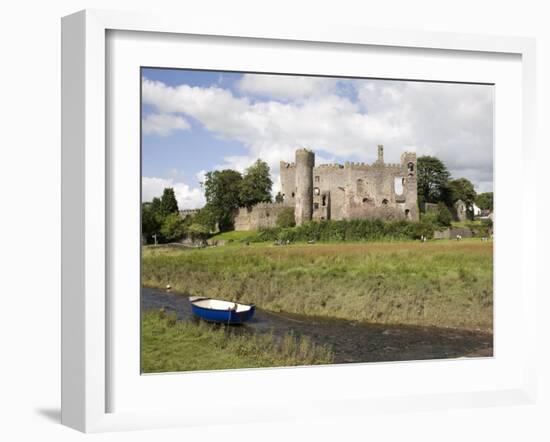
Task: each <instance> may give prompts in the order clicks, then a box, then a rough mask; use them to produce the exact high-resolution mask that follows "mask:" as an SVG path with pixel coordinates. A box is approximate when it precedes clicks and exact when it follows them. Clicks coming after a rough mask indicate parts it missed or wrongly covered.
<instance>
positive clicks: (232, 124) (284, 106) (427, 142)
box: [143, 75, 493, 188]
mask: <svg viewBox="0 0 550 442" xmlns="http://www.w3.org/2000/svg"><path fill="white" fill-rule="evenodd" d="M335 81H336V80H334V79H325V78H312V77H289V76H286V77H285V76H263V75H245V76H243V78H242V80H241V83H240V84H239V88H240V90H241V91H243V92H244V91H246V92H254V93H256V94H260V93H261V94H263V95H265V96H270V97H276V98H285V97H286V98H289V100H288V101H276V100H272V99H266V100H259V101H254V100H251V99H249V98H247V97H237V96H235V95H233V94H232V93H231V91H230V90H226V89H222V88H220V87H215V86H214V87H209V88H201V87H190V86H187V85H181V86H178V87H170V86H166V85H165V84H163V83H161V82H157V81H150V80H148V79H144V80H143V100H144V102H146V103H147V104H150V105H152V106H154V107H156V109H157V110H158V111H159V112H161V113H180V114H184V115H187V116H191V117H193V118H195V119H196V120H198V121H199V122H200V123H201V124H202V125H204V127H205V128H206V129H207V130H208V131H210V132H212V133H213V134H214V135H215V136H217V137H219V138H221V139H227V140H234V141H237V142H240V143H241V144H242V145H243V146H244V147H246V148H247V150H248V152H247V153H246V154H244V155H239V156H228V157H226V158H224V163H223V164H218V165H217V168H223V167H232V168H235V169H237V170H240V171H243V170H244V169H245V168H246V167H248V166H249V165H250V164H252V163H253V162H254V161H255V160H256V159H257V158H261V159H263V160H264V161H266V162H267V163H268V164H269V165H270V167H271V170H272V173H276V172H278V168H279V161H280V160H285V161H292V160H293V157H294V151H295V150H296V148H297V147H309V148H311V149H314V150H317V151H319V150H322V151H323V155H324V156H326V157H328V158H330V157H347V156H355V157H357V159H359V160H360V161H367V162H371V161H374V160H375V158H376V145H377V144H384V146H385V155H386V161H388V162H398V161H399V156H400V154H401V153H402V152H403V151H404V150H411V151H416V152H417V153H418V154H419V155H436V156H438V157H439V158H441V159H442V160H443V161H444V162H445V163H446V164H447V166H448V167H449V168H450V170H451V172H452V173H453V175H454V176H456V177H460V176H464V175H460V173H462V172H461V171H465V170H467V171H468V172H467V173H468V176H466V177H467V178H469V179H471V180H473V181H474V183H476V184H478V185H479V186H481V182H483V183H484V184H483V187H484V188H487V187H488V186H489V185H490V184H488V183H491V181H492V154H493V152H492V143H493V134H492V118H493V109H492V106H493V90H492V87H490V86H480V85H462V84H442V83H421V82H405V81H402V82H399V81H374V80H372V81H356V80H352V81H350V82H349V83H348V84H347V88H348V92H349V89H351V90H352V91H353V92H354V94H355V95H354V94H349V96H347V94H346V95H345V96H343V95H338V94H337V93H336V91H337V89H338V88H337V87H336V86H337V85H335ZM291 97H294V98H296V99H295V100H290V98H291ZM350 97H354V98H350ZM320 163H321V162H320V161H318V164H320Z"/></svg>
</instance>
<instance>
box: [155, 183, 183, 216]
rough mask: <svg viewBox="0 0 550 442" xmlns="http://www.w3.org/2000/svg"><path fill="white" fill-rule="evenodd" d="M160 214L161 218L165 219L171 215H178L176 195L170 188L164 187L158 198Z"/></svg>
mask: <svg viewBox="0 0 550 442" xmlns="http://www.w3.org/2000/svg"><path fill="white" fill-rule="evenodd" d="M159 209H160V214H161V216H162V217H164V218H165V217H166V216H168V215H169V214H171V213H178V212H179V209H178V202H177V200H176V194H175V193H174V189H173V188H172V187H166V188H165V189H164V192H162V196H161V198H160V208H159Z"/></svg>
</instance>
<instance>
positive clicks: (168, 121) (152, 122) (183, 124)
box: [142, 114, 191, 137]
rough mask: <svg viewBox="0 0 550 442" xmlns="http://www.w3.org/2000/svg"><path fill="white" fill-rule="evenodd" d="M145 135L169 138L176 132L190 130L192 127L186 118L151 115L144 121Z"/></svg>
mask: <svg viewBox="0 0 550 442" xmlns="http://www.w3.org/2000/svg"><path fill="white" fill-rule="evenodd" d="M142 129H143V133H144V134H156V135H160V136H163V137H165V136H168V135H170V134H171V133H172V132H174V131H175V130H189V129H191V125H190V124H189V123H188V122H187V120H185V119H184V118H182V117H180V116H177V115H170V114H150V115H147V116H146V117H145V118H144V119H143V121H142Z"/></svg>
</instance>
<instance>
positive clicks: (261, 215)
mask: <svg viewBox="0 0 550 442" xmlns="http://www.w3.org/2000/svg"><path fill="white" fill-rule="evenodd" d="M288 208H290V209H293V208H294V206H292V205H288V204H285V203H260V204H257V205H255V206H254V207H253V208H252V209H247V208H246V207H241V208H240V209H239V212H238V213H237V216H236V217H235V230H238V231H248V230H258V229H261V228H268V227H276V226H277V218H278V216H279V214H280V213H281V212H282V211H283V210H284V209H288Z"/></svg>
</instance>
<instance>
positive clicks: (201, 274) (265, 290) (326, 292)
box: [142, 239, 493, 331]
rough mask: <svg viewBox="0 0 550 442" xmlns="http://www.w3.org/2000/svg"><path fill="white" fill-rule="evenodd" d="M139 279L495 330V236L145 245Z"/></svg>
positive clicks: (313, 308)
mask: <svg viewBox="0 0 550 442" xmlns="http://www.w3.org/2000/svg"><path fill="white" fill-rule="evenodd" d="M142 283H143V284H144V285H146V286H150V287H158V288H163V287H165V286H166V285H167V284H170V285H171V286H172V288H173V289H174V290H175V291H177V292H181V293H184V294H189V295H203V296H210V297H215V298H223V299H229V300H235V301H241V302H245V303H255V304H256V305H258V306H259V307H260V308H263V309H267V310H271V311H285V312H290V313H299V314H305V315H314V316H325V317H336V318H344V319H349V320H356V321H365V322H371V323H387V324H410V325H425V326H439V327H453V328H464V329H479V330H484V331H491V330H492V326H493V246H492V242H491V241H489V242H481V241H480V240H479V239H471V240H462V241H444V240H441V241H432V242H427V243H420V242H413V241H403V242H389V241H388V242H380V243H376V242H364V243H332V244H331V243H328V244H293V245H290V246H274V245H271V244H266V243H261V244H250V245H248V246H247V245H242V244H235V245H229V246H223V247H215V248H205V249H200V250H172V249H160V248H154V247H153V248H152V247H145V248H144V249H143V255H142Z"/></svg>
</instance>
